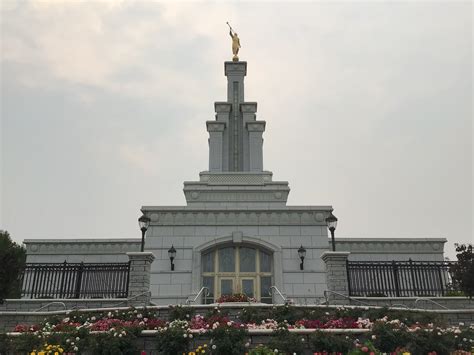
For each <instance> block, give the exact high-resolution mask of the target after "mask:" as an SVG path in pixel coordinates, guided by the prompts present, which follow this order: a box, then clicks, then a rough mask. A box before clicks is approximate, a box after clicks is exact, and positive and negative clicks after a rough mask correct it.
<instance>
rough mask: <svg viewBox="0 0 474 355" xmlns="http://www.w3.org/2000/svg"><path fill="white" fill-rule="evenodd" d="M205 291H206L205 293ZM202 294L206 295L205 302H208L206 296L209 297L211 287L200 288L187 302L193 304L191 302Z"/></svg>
mask: <svg viewBox="0 0 474 355" xmlns="http://www.w3.org/2000/svg"><path fill="white" fill-rule="evenodd" d="M203 292H204V293H203ZM201 294H203V295H204V302H203V303H204V304H205V303H206V297H209V296H210V294H209V289H208V288H207V287H201V289H200V290H199V292H198V293H197V295H196V297H194V298H193V299H192V300H190V299H189V298H188V299H187V300H186V304H191V303H195V302H196V300H197V299H198V298H199V297H200V296H201Z"/></svg>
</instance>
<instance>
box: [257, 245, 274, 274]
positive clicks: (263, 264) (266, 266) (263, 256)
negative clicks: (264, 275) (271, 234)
mask: <svg viewBox="0 0 474 355" xmlns="http://www.w3.org/2000/svg"><path fill="white" fill-rule="evenodd" d="M260 272H272V257H271V255H270V254H268V253H265V252H263V251H261V250H260Z"/></svg>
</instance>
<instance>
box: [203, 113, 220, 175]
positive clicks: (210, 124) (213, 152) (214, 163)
mask: <svg viewBox="0 0 474 355" xmlns="http://www.w3.org/2000/svg"><path fill="white" fill-rule="evenodd" d="M206 126H207V131H208V132H209V171H222V153H223V135H224V128H225V123H224V122H217V121H207V122H206Z"/></svg>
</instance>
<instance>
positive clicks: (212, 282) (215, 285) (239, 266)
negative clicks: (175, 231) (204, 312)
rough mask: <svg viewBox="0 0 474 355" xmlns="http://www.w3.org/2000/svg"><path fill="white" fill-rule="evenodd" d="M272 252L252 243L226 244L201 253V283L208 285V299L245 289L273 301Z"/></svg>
mask: <svg viewBox="0 0 474 355" xmlns="http://www.w3.org/2000/svg"><path fill="white" fill-rule="evenodd" d="M272 261H273V256H272V254H271V253H269V252H267V251H265V250H263V249H258V248H255V247H251V246H223V247H221V248H217V249H214V250H211V251H208V252H206V253H203V254H202V263H201V265H202V270H201V271H202V285H203V286H204V287H207V288H208V289H209V297H208V298H205V299H204V302H205V303H212V302H213V301H215V300H216V299H218V298H219V297H221V296H223V295H231V294H234V293H244V294H246V295H247V296H248V297H252V298H256V299H257V300H258V301H260V302H264V303H272V297H271V295H270V287H271V286H272V284H273V281H272V280H273V274H272V273H273V270H272Z"/></svg>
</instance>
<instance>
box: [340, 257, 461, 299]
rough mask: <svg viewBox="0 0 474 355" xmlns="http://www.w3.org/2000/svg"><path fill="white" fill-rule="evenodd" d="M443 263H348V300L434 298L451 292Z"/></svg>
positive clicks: (446, 263)
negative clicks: (359, 297) (364, 298)
mask: <svg viewBox="0 0 474 355" xmlns="http://www.w3.org/2000/svg"><path fill="white" fill-rule="evenodd" d="M451 264H452V262H445V261H413V260H411V259H410V260H409V261H372V262H365V261H347V282H348V287H349V295H350V296H362V297H417V296H422V297H437V296H444V295H446V292H448V291H450V290H452V289H453V288H452V279H451V275H450V266H451Z"/></svg>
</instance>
